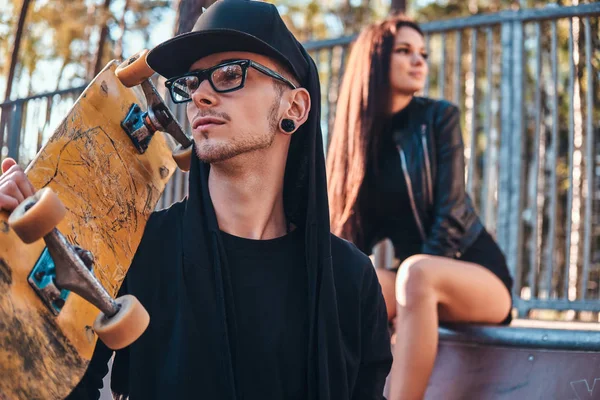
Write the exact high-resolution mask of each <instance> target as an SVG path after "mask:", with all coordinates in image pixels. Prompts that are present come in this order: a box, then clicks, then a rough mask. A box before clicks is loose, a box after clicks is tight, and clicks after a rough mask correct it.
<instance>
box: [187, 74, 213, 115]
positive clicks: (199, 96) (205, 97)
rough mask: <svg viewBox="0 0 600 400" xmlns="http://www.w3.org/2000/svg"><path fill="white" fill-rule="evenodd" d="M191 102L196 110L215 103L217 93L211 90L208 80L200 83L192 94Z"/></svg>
mask: <svg viewBox="0 0 600 400" xmlns="http://www.w3.org/2000/svg"><path fill="white" fill-rule="evenodd" d="M192 101H193V102H194V104H195V105H196V107H198V108H204V107H208V106H211V105H215V104H216V103H217V101H218V96H217V93H216V92H215V91H214V89H213V88H212V86H211V84H210V82H209V81H208V79H205V80H203V81H202V82H200V85H199V86H198V89H196V90H195V91H194V92H193V93H192Z"/></svg>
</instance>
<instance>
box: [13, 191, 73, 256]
mask: <svg viewBox="0 0 600 400" xmlns="http://www.w3.org/2000/svg"><path fill="white" fill-rule="evenodd" d="M66 212H67V210H66V208H65V206H64V205H63V203H62V201H60V199H59V198H58V196H57V195H56V193H54V191H53V190H52V189H50V188H43V189H41V190H38V191H37V192H36V193H35V194H34V195H33V196H30V197H28V198H26V199H25V200H24V201H23V202H22V203H21V204H19V206H18V207H17V208H15V209H14V211H13V212H12V213H11V214H10V217H8V224H9V225H10V227H11V228H12V229H13V230H14V231H15V233H16V234H17V235H18V236H19V237H20V238H21V240H22V241H23V242H25V243H28V244H29V243H33V242H35V241H36V240H39V239H41V238H43V237H44V236H45V235H47V234H48V233H50V232H51V231H52V229H54V227H55V226H56V225H58V223H59V222H60V221H62V219H63V218H64V216H65V214H66Z"/></svg>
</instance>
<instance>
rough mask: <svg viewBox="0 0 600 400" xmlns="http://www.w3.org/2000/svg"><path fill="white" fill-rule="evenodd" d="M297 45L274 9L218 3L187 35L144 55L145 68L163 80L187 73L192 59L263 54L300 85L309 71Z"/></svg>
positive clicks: (248, 0) (240, 1)
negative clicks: (242, 53) (285, 70)
mask: <svg viewBox="0 0 600 400" xmlns="http://www.w3.org/2000/svg"><path fill="white" fill-rule="evenodd" d="M301 47H302V46H301V45H300V43H298V41H297V40H296V38H295V37H294V35H292V33H291V32H290V31H289V30H288V28H287V27H286V26H285V23H284V22H283V20H282V19H281V16H280V15H279V12H278V11H277V8H276V7H275V6H274V5H272V4H269V3H263V2H261V1H252V0H218V1H217V2H215V3H214V4H212V5H211V6H210V7H208V8H207V9H206V11H204V13H202V15H201V16H200V17H199V18H198V21H197V22H196V24H195V25H194V27H193V28H192V31H191V32H189V33H184V34H181V35H178V36H175V37H174V38H172V39H169V40H167V41H166V42H163V43H161V44H159V45H158V46H156V47H155V48H154V49H152V50H151V51H150V52H149V53H148V57H147V62H148V65H149V66H150V67H151V68H152V69H154V70H155V71H156V72H158V73H159V74H160V75H162V76H164V77H166V78H172V77H174V76H178V75H182V74H184V73H186V72H188V71H189V68H190V66H191V65H192V64H193V63H194V62H196V60H198V59H200V58H202V57H206V56H208V55H211V54H214V53H221V52H225V51H247V52H251V53H258V54H263V55H266V56H268V57H271V58H274V59H275V60H277V61H279V62H281V63H283V65H285V66H286V67H288V68H289V69H290V71H291V72H292V73H293V74H294V75H295V77H296V78H297V79H298V80H299V81H300V82H303V81H304V78H305V77H306V75H307V73H308V69H309V65H308V62H307V61H306V59H305V57H304V55H303V52H302V49H301Z"/></svg>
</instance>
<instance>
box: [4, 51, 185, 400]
mask: <svg viewBox="0 0 600 400" xmlns="http://www.w3.org/2000/svg"><path fill="white" fill-rule="evenodd" d="M146 55H147V50H144V51H142V52H140V53H138V54H136V55H135V56H133V57H131V58H130V59H128V60H126V61H125V62H123V63H121V64H119V62H118V61H115V60H113V61H111V62H110V63H108V65H107V66H106V67H105V68H104V69H103V70H102V71H101V72H100V73H99V74H98V75H97V76H96V77H95V78H94V80H93V81H92V82H91V83H90V84H89V86H88V87H87V88H86V89H85V90H84V91H83V93H82V94H81V96H80V97H79V98H78V99H77V101H76V102H75V104H74V105H73V107H72V108H71V110H70V111H69V112H68V114H67V115H66V117H65V118H64V120H63V121H62V122H61V124H60V125H59V127H58V128H57V129H56V131H55V132H54V134H53V135H52V136H51V137H50V139H49V140H48V142H47V144H46V145H45V146H44V147H43V148H42V149H41V150H40V151H39V153H38V154H37V155H36V157H35V158H34V160H33V161H32V162H31V163H30V165H29V166H28V167H27V168H26V170H25V173H26V175H27V177H28V178H29V180H30V181H31V183H32V184H33V186H34V187H35V188H36V190H38V191H37V192H36V194H35V195H34V196H32V197H30V198H28V199H26V200H25V201H23V202H22V203H21V204H20V205H19V207H17V208H16V209H15V210H14V211H13V212H12V213H11V214H10V215H9V214H8V213H6V212H0V376H1V378H0V400H17V399H27V400H33V399H44V400H50V399H63V398H64V397H66V396H67V395H68V394H69V393H70V392H71V391H72V389H73V388H74V387H75V386H76V385H77V384H78V383H79V381H80V380H81V377H82V376H83V374H84V372H85V370H86V368H87V365H88V363H89V360H90V358H91V356H92V353H93V350H94V347H95V345H96V341H97V340H98V339H100V340H102V341H103V342H104V343H105V344H106V345H107V346H108V347H110V348H112V349H119V348H123V347H125V346H127V345H129V344H131V343H132V342H133V341H135V340H136V339H137V338H138V337H139V336H140V335H141V334H142V333H143V332H144V330H145V329H146V327H147V326H148V323H149V317H148V313H147V312H146V310H145V309H144V308H143V306H142V305H141V304H140V303H139V301H138V300H137V299H135V297H133V296H129V295H126V296H123V297H120V298H117V299H114V297H115V296H116V295H117V292H118V290H119V288H120V285H121V283H122V282H123V279H124V278H125V274H126V273H127V269H128V268H129V265H130V263H131V261H132V259H133V256H134V254H135V251H136V249H137V247H138V245H139V242H140V240H141V238H142V234H143V232H144V228H145V226H146V221H147V220H148V218H149V216H150V214H151V213H152V211H153V210H154V208H155V207H156V204H157V202H158V200H159V198H160V197H161V195H162V192H163V190H164V188H165V185H166V184H167V182H168V180H169V178H170V177H171V175H172V174H173V172H174V170H175V168H177V165H179V167H180V168H181V169H184V170H185V169H188V168H189V159H190V154H191V148H192V146H191V144H192V142H191V141H190V139H188V138H187V136H186V135H185V134H184V133H183V131H182V129H181V126H180V125H179V124H178V123H177V121H176V120H175V118H174V117H173V115H172V114H171V112H170V110H169V108H168V107H167V106H166V105H165V103H164V102H163V100H162V99H161V97H160V96H159V94H158V93H157V91H156V89H155V88H154V86H153V84H152V82H151V81H150V79H149V78H150V77H151V76H152V75H153V73H154V71H152V70H151V69H150V67H149V66H148V65H147V63H146ZM167 134H168V136H167ZM169 136H170V138H169ZM175 143H178V144H179V145H178V146H177V148H174V147H175V146H174V144H175Z"/></svg>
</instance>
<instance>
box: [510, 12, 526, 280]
mask: <svg viewBox="0 0 600 400" xmlns="http://www.w3.org/2000/svg"><path fill="white" fill-rule="evenodd" d="M512 33H513V43H514V45H513V49H512V50H513V69H512V77H513V79H512V82H511V83H512V85H513V86H512V93H513V94H512V96H513V97H512V110H511V111H512V112H511V113H512V129H511V132H510V139H511V145H510V147H511V148H510V157H511V162H510V168H507V169H510V174H511V178H510V181H509V182H510V214H509V215H510V222H509V227H508V232H509V233H508V240H509V251H508V266H509V270H510V271H511V273H512V274H513V277H514V288H515V290H517V291H520V289H521V279H522V272H523V269H522V257H521V255H522V253H523V246H522V243H521V236H522V231H523V229H522V227H523V224H522V221H521V212H522V208H523V207H522V198H523V196H522V193H523V188H524V185H523V181H524V179H523V168H522V163H523V153H524V152H523V147H524V145H523V142H524V138H525V135H524V134H523V108H524V107H523V83H524V78H523V68H524V65H525V63H524V61H523V58H524V57H523V54H524V51H523V47H524V45H523V39H524V35H523V23H522V22H521V21H515V22H513V32H512Z"/></svg>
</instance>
